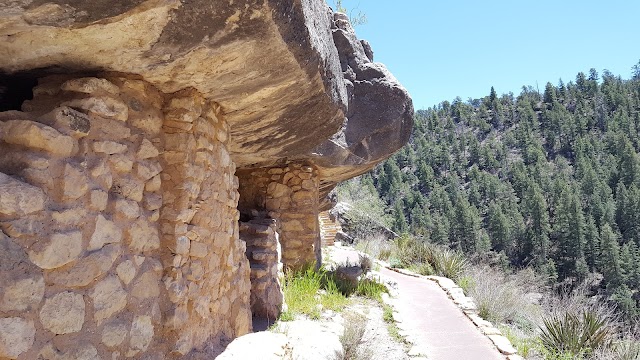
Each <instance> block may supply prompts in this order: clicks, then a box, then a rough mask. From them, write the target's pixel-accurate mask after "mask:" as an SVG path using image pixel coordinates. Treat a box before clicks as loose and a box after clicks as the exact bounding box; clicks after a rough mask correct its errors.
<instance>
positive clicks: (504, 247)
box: [487, 204, 511, 252]
mask: <svg viewBox="0 0 640 360" xmlns="http://www.w3.org/2000/svg"><path fill="white" fill-rule="evenodd" d="M509 227H510V224H509V219H507V217H506V216H505V215H504V213H503V212H502V209H501V208H500V206H498V205H496V204H491V205H490V206H489V213H488V214H487V231H488V232H489V237H490V239H491V246H492V249H493V250H494V251H496V252H501V251H508V250H509V248H510V247H511V246H510V229H509Z"/></svg>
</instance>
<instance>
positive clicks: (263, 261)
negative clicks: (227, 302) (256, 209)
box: [240, 216, 284, 320]
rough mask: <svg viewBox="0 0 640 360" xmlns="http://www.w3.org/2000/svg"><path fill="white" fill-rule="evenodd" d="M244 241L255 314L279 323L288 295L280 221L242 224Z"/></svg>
mask: <svg viewBox="0 0 640 360" xmlns="http://www.w3.org/2000/svg"><path fill="white" fill-rule="evenodd" d="M240 239H242V240H244V241H245V242H246V244H247V258H248V259H249V263H250V264H251V312H252V314H253V316H254V317H262V318H266V319H269V320H275V319H277V318H278V316H279V315H280V312H281V311H282V305H283V303H284V295H283V293H282V288H281V286H280V285H281V284H280V278H281V277H282V275H283V274H282V270H283V269H282V263H281V262H280V259H281V253H282V250H281V247H280V242H279V241H278V233H277V228H276V221H275V220H273V219H269V218H266V217H264V216H259V217H256V218H254V219H251V220H249V221H246V222H241V223H240Z"/></svg>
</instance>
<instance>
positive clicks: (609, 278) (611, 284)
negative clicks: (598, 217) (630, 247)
mask: <svg viewBox="0 0 640 360" xmlns="http://www.w3.org/2000/svg"><path fill="white" fill-rule="evenodd" d="M600 242H601V243H600V256H599V257H598V268H599V269H600V271H602V274H603V275H604V278H605V279H606V280H605V281H606V284H607V288H609V289H615V288H617V287H619V286H621V285H622V284H623V283H624V278H623V274H622V267H621V266H620V247H619V245H618V236H617V235H616V234H615V233H614V232H613V230H612V229H611V227H610V226H609V224H604V225H603V226H602V229H601V230H600Z"/></svg>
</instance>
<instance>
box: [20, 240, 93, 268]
mask: <svg viewBox="0 0 640 360" xmlns="http://www.w3.org/2000/svg"><path fill="white" fill-rule="evenodd" d="M80 253H82V233H81V232H80V231H73V232H69V233H57V234H53V235H52V236H51V238H50V239H49V241H48V242H47V243H46V244H45V245H44V247H43V248H41V249H39V250H34V249H30V250H29V259H31V261H32V262H33V263H34V264H36V265H38V266H39V267H40V268H42V269H55V268H58V267H60V266H63V265H66V264H68V263H70V262H72V261H74V260H77V259H78V257H79V256H80Z"/></svg>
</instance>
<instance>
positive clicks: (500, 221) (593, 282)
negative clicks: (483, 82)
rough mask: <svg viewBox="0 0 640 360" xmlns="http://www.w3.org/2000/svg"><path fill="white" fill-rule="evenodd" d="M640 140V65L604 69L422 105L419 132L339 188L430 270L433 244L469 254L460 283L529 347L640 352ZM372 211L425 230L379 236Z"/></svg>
mask: <svg viewBox="0 0 640 360" xmlns="http://www.w3.org/2000/svg"><path fill="white" fill-rule="evenodd" d="M639 151H640V63H638V65H636V66H634V68H633V76H632V78H631V79H629V80H624V79H622V78H621V77H619V76H614V75H613V74H611V73H610V72H608V71H606V70H605V71H603V72H602V74H598V72H597V71H596V70H594V69H591V70H590V71H589V74H588V75H587V74H584V73H579V74H578V75H577V76H576V79H575V81H571V82H568V83H566V84H565V83H564V82H563V81H562V80H560V81H559V83H558V84H557V85H553V84H551V83H547V84H546V86H545V89H544V92H543V93H540V92H539V91H537V90H535V89H533V88H532V87H523V88H522V91H521V93H520V95H518V96H515V95H513V94H506V95H502V96H498V95H497V93H496V92H495V90H494V89H493V88H492V89H491V92H490V94H489V96H487V97H485V98H482V99H476V100H473V99H469V100H468V101H466V102H463V101H462V100H461V99H459V98H457V99H455V100H454V101H453V102H451V103H450V102H447V101H445V102H443V103H441V104H440V105H438V106H436V107H433V108H431V109H428V110H421V111H418V112H417V114H416V127H415V129H414V134H413V136H412V138H411V141H410V143H409V144H408V145H407V146H406V147H405V148H403V149H402V151H401V152H399V153H398V154H396V155H394V156H393V157H391V158H390V159H389V160H387V161H386V162H384V163H383V164H381V165H380V166H378V167H377V168H376V169H375V170H374V171H372V172H371V173H369V174H366V175H363V176H362V177H360V178H358V179H354V180H352V181H350V182H349V183H347V184H345V185H343V186H341V187H340V188H339V191H338V195H339V199H340V200H341V201H347V202H351V203H352V204H355V206H354V208H353V209H352V210H351V211H350V212H349V213H348V214H347V216H351V217H354V218H356V219H358V218H362V219H364V220H363V222H362V223H361V225H363V226H362V227H363V230H362V231H356V233H355V234H352V235H355V236H356V238H357V239H358V240H359V241H360V244H359V246H360V248H361V249H362V250H365V251H368V252H369V253H373V254H374V255H376V256H378V257H380V258H388V259H389V261H390V262H391V263H392V264H395V265H398V266H404V267H412V268H413V269H414V270H417V271H419V272H422V273H425V274H435V273H437V271H436V269H435V268H434V263H435V262H434V261H437V260H434V259H433V257H431V258H429V252H434V251H439V252H443V251H444V252H447V251H450V254H460V253H462V254H464V255H465V256H466V258H467V260H468V264H467V263H465V264H463V265H462V267H463V268H465V269H464V270H462V271H457V275H456V276H455V277H457V281H458V283H459V284H460V285H461V286H463V287H464V288H465V291H467V292H468V293H469V294H470V295H471V296H472V297H474V298H475V299H476V302H477V303H478V305H479V308H480V311H482V312H483V315H484V316H485V317H487V318H489V319H492V320H493V321H495V322H498V323H503V324H505V326H506V327H504V328H503V329H504V331H503V332H505V333H507V335H509V336H510V337H512V338H513V341H512V342H513V343H514V344H516V346H518V348H519V350H520V352H521V353H522V354H525V355H526V354H529V355H531V356H532V357H534V358H536V357H540V356H542V357H544V358H547V359H561V358H567V359H568V358H583V357H584V358H597V359H600V358H602V359H604V358H607V359H636V358H637V357H638V355H639V354H640V342H638V340H639V339H638V336H639V335H638V318H639V316H640V292H639V287H640V155H639ZM380 214H382V215H380ZM369 219H374V220H375V221H379V222H383V223H387V224H389V225H390V226H391V227H392V229H393V230H394V231H396V232H398V233H405V234H412V235H405V236H403V237H401V238H400V239H396V240H395V241H393V242H391V243H385V242H384V241H376V240H375V235H374V234H371V233H370V232H368V231H366V228H367V226H366V223H367V221H368V222H370V221H371V220H369ZM378 219H379V220H378ZM355 223H356V225H357V224H358V221H355ZM352 227H353V226H352ZM354 229H356V230H358V227H357V226H355V227H354ZM372 239H373V240H372ZM467 265H470V266H467ZM462 272H463V273H462ZM461 273H462V274H461ZM452 277H454V276H452ZM539 293H543V294H544V297H543V299H542V302H541V303H536V300H535V299H531V298H530V297H529V295H531V294H534V295H535V294H539ZM570 342H573V343H570Z"/></svg>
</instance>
